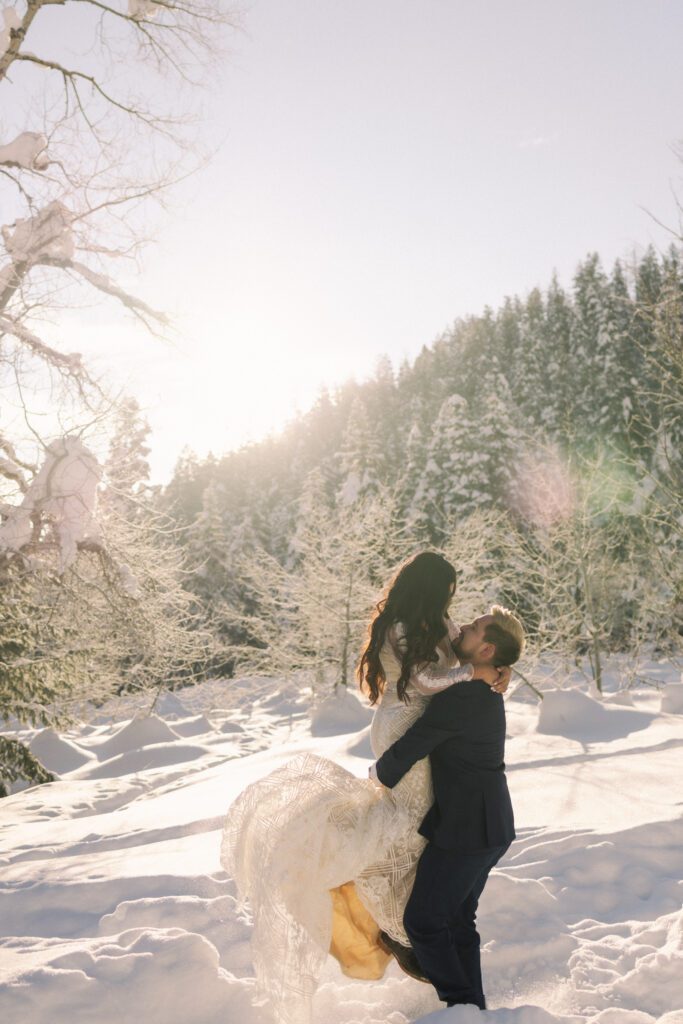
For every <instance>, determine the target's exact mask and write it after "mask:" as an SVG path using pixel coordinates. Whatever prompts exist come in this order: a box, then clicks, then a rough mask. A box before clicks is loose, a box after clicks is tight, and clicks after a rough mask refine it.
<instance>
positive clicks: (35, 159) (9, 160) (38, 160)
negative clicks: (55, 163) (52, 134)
mask: <svg viewBox="0 0 683 1024" xmlns="http://www.w3.org/2000/svg"><path fill="white" fill-rule="evenodd" d="M0 45H2V44H0ZM0 164H6V165H9V166H14V167H23V168H24V169H25V170H28V171H44V170H45V169H46V168H47V166H48V164H49V159H48V156H47V135H43V133H42V132H22V133H21V135H18V136H17V137H16V139H14V141H13V142H9V143H7V145H5V146H0Z"/></svg>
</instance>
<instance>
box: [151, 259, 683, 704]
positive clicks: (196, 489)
mask: <svg viewBox="0 0 683 1024" xmlns="http://www.w3.org/2000/svg"><path fill="white" fill-rule="evenodd" d="M681 256H682V250H681V248H680V247H677V246H675V245H673V244H672V245H671V246H670V248H669V250H668V251H667V252H666V253H665V254H663V255H658V254H657V252H656V251H655V250H654V248H653V247H651V246H650V247H649V248H648V249H647V250H646V251H645V252H644V254H643V255H642V256H641V257H640V258H638V259H637V260H634V263H633V265H632V266H631V267H629V268H625V267H624V266H623V265H622V263H621V262H620V261H617V262H615V264H614V266H613V268H612V269H611V271H610V272H607V271H606V270H605V269H603V267H602V265H601V261H600V258H599V256H598V254H597V253H591V254H589V255H588V256H587V258H586V259H585V260H584V261H583V262H582V263H580V265H579V266H578V268H577V270H576V273H575V275H574V278H573V283H572V289H571V292H568V291H566V290H564V289H563V288H562V287H561V286H560V285H559V284H558V281H557V277H556V275H553V276H552V279H551V281H550V283H549V285H548V287H547V288H546V289H545V290H544V291H541V290H540V289H538V288H535V289H533V290H532V291H531V292H530V293H529V294H528V295H527V296H526V297H525V298H524V299H520V298H518V297H507V298H506V299H505V301H504V303H503V304H502V306H501V307H500V308H499V309H497V310H492V309H491V308H489V307H486V308H485V309H484V311H483V313H481V314H480V315H472V316H468V317H466V318H461V319H458V320H457V321H456V322H455V323H454V324H453V325H452V326H451V327H450V328H449V329H448V330H446V331H445V332H444V333H443V335H442V336H440V337H439V338H438V339H437V340H436V341H435V342H434V343H433V344H431V345H429V346H425V347H424V348H423V349H422V351H421V353H420V354H419V356H418V357H417V358H416V359H415V360H414V361H413V362H408V361H406V362H404V363H403V364H402V365H401V366H400V367H399V368H398V369H397V370H395V369H394V368H393V367H392V365H391V363H390V361H389V360H388V359H387V358H383V359H381V360H380V361H379V363H378V365H377V368H376V372H375V374H374V376H373V377H372V378H371V379H370V380H367V381H364V382H362V383H358V382H355V381H349V382H347V383H345V384H344V385H343V386H341V387H340V388H339V389H338V390H337V391H336V392H334V393H333V394H331V393H328V392H323V393H321V395H320V396H319V398H318V400H317V402H316V403H315V405H314V407H313V408H312V409H311V410H310V411H309V412H308V413H306V414H305V415H302V416H300V417H298V418H297V419H295V420H294V421H292V422H291V423H290V424H289V425H288V426H287V427H286V429H284V430H283V431H282V432H281V433H279V434H277V435H274V436H271V437H269V438H267V439H266V440H264V441H261V442H259V443H254V444H251V445H248V446H245V447H243V448H242V449H240V450H237V451H233V452H229V453H227V454H225V455H223V456H220V457H216V456H214V455H210V456H209V457H208V458H206V459H199V458H197V457H196V456H195V455H194V454H193V453H191V452H189V451H187V450H186V451H185V452H184V453H183V455H182V457H181V458H180V459H179V461H178V463H177V465H176V468H175V472H174V475H173V478H172V480H171V481H170V483H169V485H168V486H167V487H166V488H164V489H163V491H162V492H161V493H160V494H159V504H160V506H161V508H162V510H163V512H164V513H166V514H168V515H170V516H171V517H172V518H173V520H174V522H175V524H176V525H177V527H178V537H179V539H180V542H181V544H182V546H183V549H184V551H185V554H186V555H187V558H188V564H189V567H190V569H189V574H188V577H187V581H186V586H187V588H188V590H189V591H190V592H191V593H192V594H193V597H194V599H195V602H196V606H197V608H198V609H200V610H201V612H202V614H203V615H204V616H205V617H206V620H207V622H208V623H209V624H210V625H211V628H213V629H214V630H215V631H216V632H217V633H218V635H219V636H220V638H221V641H222V643H223V644H224V651H225V657H224V659H223V660H222V661H221V663H220V664H217V665H215V666H214V667H215V669H216V670H220V671H224V672H228V673H230V672H232V671H234V670H236V669H237V668H240V667H244V666H252V667H254V666H258V667H259V668H262V669H264V670H267V669H268V670H275V669H278V670H287V668H288V667H289V669H291V670H295V669H309V670H310V669H314V670H315V672H316V674H317V676H318V678H323V677H327V676H329V678H330V679H331V680H332V681H333V682H335V683H336V682H343V683H348V682H349V679H350V670H349V665H350V662H351V661H353V657H355V655H356V654H357V648H358V645H359V643H360V641H361V639H362V629H363V625H364V623H365V621H366V620H367V616H368V613H369V611H370V610H371V608H372V604H373V603H374V602H375V601H376V600H377V598H378V597H379V596H380V592H381V586H382V584H383V582H385V580H386V578H387V573H390V572H391V570H392V568H393V567H394V566H395V565H396V564H397V563H398V562H400V561H401V560H402V559H403V558H405V557H406V556H408V555H409V554H411V553H413V552H414V551H415V550H418V549H419V548H420V547H424V546H430V547H436V548H439V549H441V550H444V551H446V552H448V553H450V555H451V556H452V557H453V559H454V561H455V563H456V565H457V567H458V568H459V569H460V570H461V585H460V593H461V598H462V604H463V605H464V609H465V610H466V611H469V610H470V608H471V609H472V610H476V609H477V608H481V602H482V601H485V600H489V599H500V600H505V601H507V602H509V603H511V604H512V605H513V606H514V607H516V608H517V609H518V610H519V611H520V613H522V614H524V615H525V621H526V623H527V627H528V629H529V632H530V636H531V639H532V643H531V644H530V652H536V654H538V653H542V652H543V651H545V650H549V649H552V650H556V651H560V652H561V653H562V654H563V655H564V656H565V657H566V658H574V659H576V658H579V657H582V656H583V655H586V656H587V658H588V660H589V663H590V667H591V671H592V675H593V677H594V678H595V680H596V682H597V684H598V686H599V685H600V676H601V659H602V655H603V653H604V652H605V651H606V650H613V649H620V650H633V651H635V650H636V648H638V649H639V648H640V646H642V645H643V644H650V645H652V644H654V645H655V647H656V648H657V649H661V650H666V651H668V652H669V653H671V652H675V651H676V650H677V648H678V643H679V640H680V635H679V631H678V627H677V619H680V610H681V574H680V568H678V566H679V565H680V561H681V559H680V541H681V526H682V525H683V510H682V509H681V491H682V486H681V485H682V484H683V456H682V454H681V452H682V446H681V440H682V434H683V416H682V403H681V377H682V371H683V360H682V357H681V352H682V348H683V342H682V339H683V266H682V262H681ZM463 588H464V589H463ZM275 637H278V638H282V637H286V638H287V642H286V643H284V642H282V640H280V641H279V642H278V641H277V640H276V639H275Z"/></svg>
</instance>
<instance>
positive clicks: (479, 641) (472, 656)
mask: <svg viewBox="0 0 683 1024" xmlns="http://www.w3.org/2000/svg"><path fill="white" fill-rule="evenodd" d="M493 621H494V620H493V615H480V616H479V618H478V619H474V620H473V621H472V622H467V623H465V625H464V626H462V625H461V626H460V630H461V632H460V636H459V637H458V639H457V640H456V641H455V643H454V644H453V650H454V651H455V653H456V654H457V656H458V658H459V660H460V661H462V662H466V663H469V662H480V663H481V662H483V661H488V660H489V659H490V658H491V657H493V653H494V651H495V647H494V646H493V644H491V643H489V642H488V641H487V640H485V639H484V633H485V631H486V627H487V626H488V625H489V624H490V623H492V622H493Z"/></svg>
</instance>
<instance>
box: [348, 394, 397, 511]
mask: <svg viewBox="0 0 683 1024" xmlns="http://www.w3.org/2000/svg"><path fill="white" fill-rule="evenodd" d="M382 412H383V411H382V410H381V409H378V410H373V414H371V412H370V410H369V408H368V406H367V405H366V402H365V400H364V398H362V397H361V396H360V395H358V396H357V397H356V398H355V399H354V402H353V405H352V406H351V410H350V413H349V419H348V423H347V426H346V431H345V433H344V437H343V439H342V444H341V449H340V452H339V464H340V477H341V484H340V487H339V492H338V495H337V501H338V502H339V503H340V504H341V505H354V504H356V503H357V502H359V501H362V500H363V499H365V498H368V497H371V496H372V495H374V494H377V492H378V490H379V488H380V486H381V484H382V482H383V480H384V478H385V473H386V467H387V453H386V451H385V450H384V449H383V447H382V438H381V432H380V430H379V428H378V426H377V422H375V420H376V419H377V418H381V416H382Z"/></svg>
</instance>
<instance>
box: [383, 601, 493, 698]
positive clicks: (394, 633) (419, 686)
mask: <svg viewBox="0 0 683 1024" xmlns="http://www.w3.org/2000/svg"><path fill="white" fill-rule="evenodd" d="M448 622H449V625H448V639H449V642H450V641H451V640H454V639H455V638H456V637H457V636H458V635H459V633H460V630H459V629H458V627H457V626H456V625H455V624H454V623H452V622H451V620H450V619H449V620H448ZM388 635H389V640H390V642H391V645H392V647H393V648H394V651H395V652H396V654H397V656H398V658H399V659H400V658H401V655H402V654H403V652H404V651H405V647H406V640H405V630H404V627H403V624H402V623H400V622H397V623H396V624H395V625H394V626H392V627H391V628H390V630H389V634H388ZM473 675H474V669H473V668H472V666H471V665H463V666H460V665H459V664H458V663H457V659H456V658H455V656H453V658H452V659H449V660H448V661H447V663H446V665H444V664H443V661H439V662H436V661H431V662H425V663H424V664H421V665H414V666H413V668H412V669H411V672H410V678H409V681H410V685H411V686H413V687H415V689H416V690H417V691H418V692H419V693H424V694H427V695H428V696H431V695H432V694H434V693H439V692H440V691H441V690H446V689H447V688H448V687H449V686H453V684H454V683H462V682H464V681H465V680H466V679H472V677H473Z"/></svg>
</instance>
